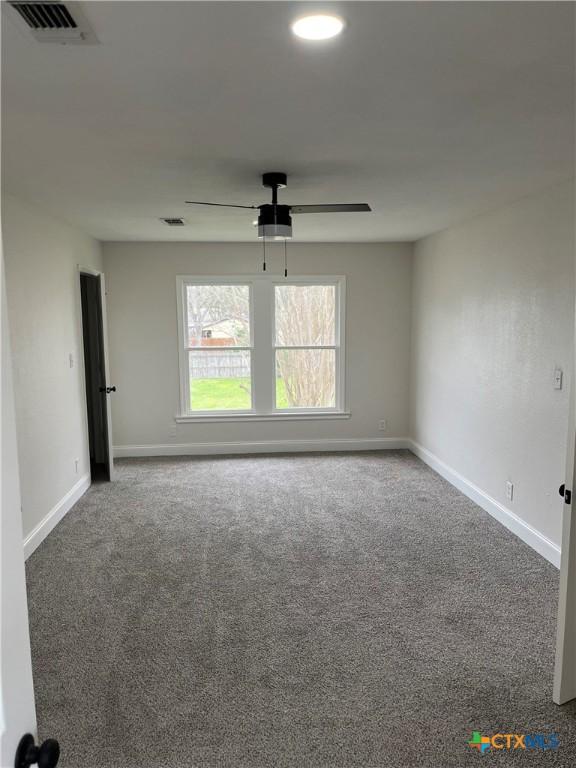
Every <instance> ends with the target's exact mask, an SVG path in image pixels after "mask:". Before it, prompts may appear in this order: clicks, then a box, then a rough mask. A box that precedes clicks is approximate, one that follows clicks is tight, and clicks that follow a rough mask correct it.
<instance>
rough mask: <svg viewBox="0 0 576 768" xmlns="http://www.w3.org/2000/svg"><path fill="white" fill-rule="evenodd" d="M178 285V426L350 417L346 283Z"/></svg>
mask: <svg viewBox="0 0 576 768" xmlns="http://www.w3.org/2000/svg"><path fill="white" fill-rule="evenodd" d="M178 286H179V290H178V297H179V299H178V301H179V305H178V311H179V318H180V320H179V327H180V328H181V333H180V341H181V343H180V381H181V411H180V417H183V418H184V419H185V418H191V419H194V418H204V419H208V420H210V419H212V418H218V417H222V418H234V417H235V416H237V417H238V418H242V417H248V418H250V417H265V418H276V417H277V418H283V417H290V415H291V414H293V417H294V418H299V417H303V418H307V417H310V418H315V416H316V415H318V416H322V415H326V416H329V415H330V414H335V415H336V417H338V415H340V417H345V416H346V413H345V411H344V402H345V401H344V350H343V327H344V278H340V277H329V278H317V277H305V278H304V277H302V278H292V279H291V280H290V282H288V281H282V282H280V280H279V279H278V277H277V276H273V275H265V276H263V275H257V276H253V277H242V278H241V277H237V278H236V277H234V278H222V277H220V278H218V277H214V278H207V277H201V278H194V277H179V278H178ZM255 322H256V325H255ZM224 358H226V359H224ZM180 417H178V418H180Z"/></svg>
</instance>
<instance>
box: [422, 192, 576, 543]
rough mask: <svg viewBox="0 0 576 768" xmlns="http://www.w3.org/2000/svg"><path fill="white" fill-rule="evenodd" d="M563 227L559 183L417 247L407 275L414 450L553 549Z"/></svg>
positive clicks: (564, 364)
mask: <svg viewBox="0 0 576 768" xmlns="http://www.w3.org/2000/svg"><path fill="white" fill-rule="evenodd" d="M573 222H574V196H573V187H572V185H571V184H562V185H559V186H556V187H554V188H551V189H548V190H546V191H545V192H543V193H540V194H537V195H534V196H531V197H526V198H523V199H522V200H519V201H517V202H516V203H514V204H513V205H509V206H507V207H505V208H501V209H499V210H497V211H494V212H492V213H489V214H486V215H483V216H478V217H476V218H474V219H472V220H470V221H468V222H465V223H463V224H461V225H459V226H456V227H453V228H451V229H448V230H446V231H443V232H440V233H438V234H435V235H432V236H430V237H426V238H424V239H423V240H421V241H419V242H418V243H417V244H416V247H415V259H414V275H413V296H412V305H413V316H412V317H413V320H412V365H411V382H412V387H411V390H412V391H411V432H412V436H413V438H414V440H415V441H416V443H418V444H420V445H421V446H423V447H424V448H425V449H426V450H427V451H429V452H431V453H432V454H433V456H434V457H436V458H437V459H439V460H440V461H441V462H444V463H445V464H446V465H448V468H451V469H452V470H455V472H456V473H458V474H459V475H461V476H463V478H464V479H465V480H467V481H468V482H469V483H472V484H474V485H475V486H478V487H479V489H481V491H482V492H483V493H484V494H488V496H490V497H492V499H493V500H495V501H496V502H497V503H499V504H500V505H502V506H503V507H505V508H507V509H509V510H511V511H512V512H513V513H514V514H515V515H517V516H519V517H520V518H521V519H522V520H523V521H525V522H526V523H527V524H528V525H530V526H532V527H533V528H535V529H536V530H537V531H539V532H540V533H542V534H543V535H544V536H545V537H547V538H548V539H550V540H551V541H552V542H553V543H554V544H556V545H559V544H560V529H561V512H562V501H561V499H560V497H559V495H558V492H557V489H558V486H559V485H560V483H561V482H563V477H564V460H565V446H566V433H567V415H568V397H569V381H568V375H569V372H570V369H571V359H572V328H573V316H574V315H573V312H574V235H573ZM556 366H560V367H561V368H563V370H564V372H565V382H564V388H563V389H562V390H561V391H557V390H555V389H553V374H554V369H555V367H556ZM507 480H511V481H512V482H513V483H514V499H513V501H512V502H510V501H508V500H507V499H506V495H505V483H506V481H507Z"/></svg>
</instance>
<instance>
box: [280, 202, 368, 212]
mask: <svg viewBox="0 0 576 768" xmlns="http://www.w3.org/2000/svg"><path fill="white" fill-rule="evenodd" d="M371 210H372V208H370V206H369V205H368V203H341V204H340V203H336V204H334V205H291V206H290V213H360V212H361V211H371Z"/></svg>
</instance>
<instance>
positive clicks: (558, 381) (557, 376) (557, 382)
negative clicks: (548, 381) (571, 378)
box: [554, 368, 562, 389]
mask: <svg viewBox="0 0 576 768" xmlns="http://www.w3.org/2000/svg"><path fill="white" fill-rule="evenodd" d="M554 389H562V368H556V370H555V371H554Z"/></svg>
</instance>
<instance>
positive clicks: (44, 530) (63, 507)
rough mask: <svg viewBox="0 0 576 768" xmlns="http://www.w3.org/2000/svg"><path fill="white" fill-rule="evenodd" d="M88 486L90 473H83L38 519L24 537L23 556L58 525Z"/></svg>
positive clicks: (31, 550)
mask: <svg viewBox="0 0 576 768" xmlns="http://www.w3.org/2000/svg"><path fill="white" fill-rule="evenodd" d="M88 488H90V474H87V475H83V476H82V477H81V478H80V480H78V482H77V483H76V484H75V485H73V486H72V488H70V490H69V491H68V493H67V494H66V495H65V496H63V497H62V498H61V499H60V501H59V502H58V503H57V504H55V505H54V506H53V507H52V509H51V510H50V512H48V514H47V515H46V516H45V517H43V518H42V520H40V522H39V523H38V525H37V526H36V527H35V528H34V529H33V530H32V531H31V532H30V533H29V534H28V536H26V538H25V539H24V558H25V559H28V558H29V557H30V555H31V554H32V552H34V550H35V549H36V548H37V547H39V546H40V544H41V543H42V542H43V541H44V539H45V538H46V536H48V534H49V533H50V531H52V530H53V528H55V527H56V525H58V523H59V522H60V520H62V518H63V517H64V515H65V514H66V513H67V512H68V511H69V510H70V509H72V507H73V506H74V504H76V502H77V501H78V499H79V498H80V497H81V496H83V495H84V494H85V493H86V491H87V490H88Z"/></svg>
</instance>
